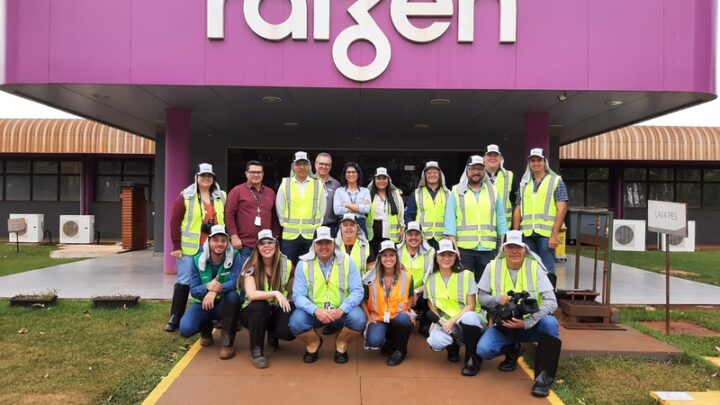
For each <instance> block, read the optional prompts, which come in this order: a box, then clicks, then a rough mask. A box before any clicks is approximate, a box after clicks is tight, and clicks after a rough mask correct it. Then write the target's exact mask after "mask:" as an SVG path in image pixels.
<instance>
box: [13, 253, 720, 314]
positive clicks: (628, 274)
mask: <svg viewBox="0 0 720 405" xmlns="http://www.w3.org/2000/svg"><path fill="white" fill-rule="evenodd" d="M592 266H593V261H592V259H589V258H585V257H583V258H581V261H580V268H581V272H580V288H591V287H592V278H593V275H592ZM601 269H602V262H599V264H598V288H600V285H601V283H602V273H601ZM557 274H558V288H569V287H572V286H573V280H574V276H575V258H574V256H572V255H568V261H567V263H564V264H563V263H558V266H557ZM174 283H175V276H174V275H166V274H163V272H162V257H160V256H154V255H153V252H152V250H150V249H147V250H142V251H135V252H129V253H122V254H118V255H114V256H108V257H100V258H96V259H88V260H83V261H80V262H74V263H68V264H63V265H59V266H53V267H48V268H45V269H40V270H34V271H29V272H25V273H20V274H13V275H10V276H5V277H0V297H11V296H13V295H16V294H23V293H30V292H33V291H43V290H47V289H52V288H55V289H57V290H58V295H59V296H60V297H61V298H90V297H93V296H96V295H108V294H134V295H139V296H140V297H141V298H143V299H170V298H171V297H172V286H173V284H174ZM670 294H671V295H670V299H671V303H674V304H708V305H720V287H716V286H711V285H708V284H702V283H698V282H694V281H690V280H684V279H680V278H676V277H671V278H670ZM611 302H612V303H613V304H664V303H665V276H664V275H662V274H658V273H652V272H649V271H644V270H640V269H636V268H633V267H628V266H622V265H618V264H616V265H614V266H613V269H612V297H611Z"/></svg>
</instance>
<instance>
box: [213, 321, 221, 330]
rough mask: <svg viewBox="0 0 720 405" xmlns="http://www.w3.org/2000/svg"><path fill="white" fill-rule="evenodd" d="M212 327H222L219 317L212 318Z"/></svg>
mask: <svg viewBox="0 0 720 405" xmlns="http://www.w3.org/2000/svg"><path fill="white" fill-rule="evenodd" d="M212 325H213V329H222V321H221V320H219V319H213V324H212Z"/></svg>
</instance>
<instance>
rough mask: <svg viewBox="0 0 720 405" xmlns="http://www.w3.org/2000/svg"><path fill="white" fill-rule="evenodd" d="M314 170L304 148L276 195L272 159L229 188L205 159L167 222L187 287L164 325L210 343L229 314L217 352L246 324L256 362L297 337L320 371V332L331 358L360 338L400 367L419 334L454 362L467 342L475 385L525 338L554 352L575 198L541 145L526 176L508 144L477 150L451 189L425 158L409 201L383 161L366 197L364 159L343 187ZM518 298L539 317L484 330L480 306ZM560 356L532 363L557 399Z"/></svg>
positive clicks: (180, 281) (321, 160) (328, 161)
mask: <svg viewBox="0 0 720 405" xmlns="http://www.w3.org/2000/svg"><path fill="white" fill-rule="evenodd" d="M310 166H311V162H310V159H309V158H308V155H307V153H305V152H297V153H295V154H294V156H293V160H292V163H291V173H290V176H289V177H286V178H284V179H283V180H282V182H281V184H280V187H279V188H278V190H277V193H276V192H275V191H274V190H272V189H270V188H268V187H266V186H264V185H263V175H264V168H263V164H262V163H261V162H259V161H254V160H253V161H249V162H248V163H247V165H246V170H245V175H246V177H247V182H245V183H243V184H240V185H238V186H236V187H234V188H233V189H232V190H231V191H230V193H229V194H227V195H226V194H225V192H224V191H222V190H221V189H220V187H219V185H218V183H217V182H216V180H215V174H214V172H213V168H212V166H211V165H210V164H207V163H203V164H200V165H199V166H198V170H197V173H196V176H195V181H194V182H193V184H191V185H190V186H188V187H187V188H186V189H184V190H183V191H182V192H181V193H180V195H179V196H178V197H177V199H176V200H175V202H174V205H173V209H172V213H171V224H170V230H171V235H170V237H171V239H172V243H173V251H172V252H171V255H172V256H174V257H175V258H176V261H177V283H176V284H175V288H174V293H173V301H172V306H171V315H170V319H169V320H168V322H167V325H166V326H165V330H166V331H169V332H172V331H174V330H176V329H178V328H179V330H180V334H181V335H182V336H185V337H190V336H193V335H195V334H197V333H199V334H200V344H201V345H203V346H210V345H212V344H213V335H212V329H213V322H214V321H215V322H217V321H220V323H221V325H222V327H221V330H222V332H221V344H220V346H221V348H220V358H221V359H230V358H232V357H233V356H234V355H235V348H234V339H235V334H236V330H237V329H238V323H240V324H242V325H243V326H244V327H246V328H247V329H248V330H249V340H250V346H249V347H250V354H251V361H252V364H253V365H254V366H255V367H258V368H265V367H268V365H269V362H268V358H267V356H266V355H265V346H266V344H265V342H266V341H267V347H268V348H269V350H271V351H274V350H276V349H277V348H278V346H279V344H278V342H279V340H286V341H289V340H293V339H295V338H297V339H299V340H300V341H302V342H303V343H304V344H305V354H304V356H303V361H304V362H306V363H312V362H315V361H316V360H317V359H318V357H319V351H320V347H321V346H322V344H323V338H322V334H325V335H328V334H333V333H337V337H336V338H335V354H334V360H335V362H337V363H346V362H347V361H348V347H349V345H350V344H351V342H352V341H353V340H354V339H356V338H357V337H359V336H361V335H364V340H365V348H366V349H369V350H379V351H380V352H381V353H382V354H383V355H385V356H387V360H386V362H387V364H388V365H389V366H396V365H399V364H401V363H402V362H403V360H404V359H405V357H406V355H407V346H408V340H409V337H410V335H411V330H412V328H413V325H417V326H418V331H419V333H420V334H422V335H423V336H425V337H426V339H427V342H428V345H429V346H430V348H431V349H432V350H434V351H442V350H445V351H446V352H447V358H448V360H449V361H451V362H460V360H461V359H460V348H461V347H462V346H464V348H465V349H464V359H463V361H462V371H461V372H462V375H465V376H473V375H476V374H477V373H478V371H479V369H480V366H481V363H482V361H483V359H491V358H494V357H496V356H498V355H505V360H504V361H503V362H502V363H500V366H499V369H500V370H501V371H513V370H515V368H516V367H517V359H518V358H519V356H520V355H521V354H522V345H521V344H520V343H521V342H535V341H539V342H540V343H541V346H540V348H539V349H538V350H539V351H540V350H545V351H546V352H548V353H549V352H553V353H554V352H557V356H559V329H558V324H557V321H556V320H555V318H554V317H553V316H552V314H553V312H554V311H555V309H556V308H557V302H556V299H555V295H554V285H555V277H554V276H555V275H554V249H555V247H556V246H557V244H558V235H559V233H560V229H561V227H562V223H563V221H564V217H565V213H566V211H567V201H568V197H567V190H566V189H565V185H564V183H563V182H562V179H561V178H560V176H558V175H557V174H556V173H554V172H553V171H552V170H551V169H550V167H549V164H548V161H547V159H546V157H545V155H544V151H543V150H542V149H532V150H531V152H530V154H529V156H528V165H527V169H526V172H525V174H524V175H523V176H522V178H521V179H520V180H519V181H517V180H516V179H515V178H514V176H513V173H512V172H511V171H509V170H506V169H505V168H504V164H503V158H502V154H501V153H500V149H499V147H498V146H497V145H488V147H487V149H486V152H485V154H484V155H483V156H480V155H473V156H470V157H469V158H468V160H467V164H466V166H465V170H464V171H463V174H462V176H461V179H460V181H459V183H458V184H457V185H454V186H453V187H451V188H450V187H448V185H447V184H446V182H445V176H444V174H443V172H442V170H441V168H440V165H439V164H438V162H436V161H428V162H426V164H425V166H424V168H423V172H422V176H421V179H420V182H419V184H418V187H417V189H416V190H414V192H413V193H412V194H411V195H410V196H409V197H408V199H407V208H406V206H405V203H406V201H404V200H403V197H402V192H401V191H400V189H399V188H397V187H396V186H395V185H394V184H393V182H392V179H391V177H390V175H389V173H388V171H387V169H386V168H384V167H379V168H377V169H376V170H375V172H374V175H373V178H372V180H371V181H370V184H369V185H368V187H367V188H366V187H363V186H362V184H363V180H362V171H361V168H360V165H358V164H357V163H355V162H348V163H346V164H345V165H344V167H343V170H342V176H341V181H339V182H338V181H337V180H335V179H334V178H332V177H331V176H330V170H331V168H332V158H331V156H330V155H329V154H327V153H320V154H318V155H317V156H316V159H315V162H314V168H315V173H313V172H312V170H311V169H310ZM511 228H512V229H514V230H510V229H511ZM498 248H500V249H498ZM510 291H516V292H519V291H527V292H528V293H529V295H530V297H532V298H535V299H536V300H537V302H538V303H539V304H540V305H539V310H538V311H537V312H535V313H533V314H528V315H526V316H524V317H522V319H517V318H512V319H508V320H504V321H502V322H500V323H497V322H496V323H495V325H490V326H488V317H487V314H486V312H485V310H490V309H494V308H497V307H501V306H505V305H507V304H508V302H509V301H510V300H511V297H509V296H508V292H510ZM188 294H189V295H190V297H191V298H192V301H193V302H192V304H191V305H190V307H189V308H188V309H187V310H186V309H185V308H186V306H187V299H188ZM319 328H324V329H323V330H322V334H321V333H318V331H317V329H319ZM543 342H546V343H545V344H543ZM557 356H555V355H554V354H553V355H550V356H547V355H546V356H544V357H543V358H545V359H548V358H549V359H550V360H546V361H544V364H543V361H540V362H539V363H540V364H536V379H535V382H534V385H533V388H532V393H533V395H537V396H546V395H548V393H549V390H550V387H551V385H552V383H553V381H554V379H555V371H556V367H557Z"/></svg>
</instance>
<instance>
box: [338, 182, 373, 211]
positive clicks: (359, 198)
mask: <svg viewBox="0 0 720 405" xmlns="http://www.w3.org/2000/svg"><path fill="white" fill-rule="evenodd" d="M343 203H351V204H357V205H358V206H359V207H360V212H359V213H357V212H352V211H350V210H349V209H347V208H345V207H343V206H342V204H343ZM370 203H371V199H370V190H368V189H367V188H365V187H359V188H358V190H357V192H355V193H350V192H349V191H348V189H347V187H338V188H337V189H335V196H334V197H333V210H334V211H335V215H337V216H339V217H340V218H342V216H343V215H345V214H350V213H354V214H355V215H356V216H357V217H361V218H362V217H365V216H367V214H368V213H369V212H370Z"/></svg>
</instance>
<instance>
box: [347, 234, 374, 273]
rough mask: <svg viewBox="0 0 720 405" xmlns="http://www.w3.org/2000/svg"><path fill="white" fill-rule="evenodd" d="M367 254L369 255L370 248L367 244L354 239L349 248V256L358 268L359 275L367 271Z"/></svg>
mask: <svg viewBox="0 0 720 405" xmlns="http://www.w3.org/2000/svg"><path fill="white" fill-rule="evenodd" d="M341 243H342V242H341ZM368 256H370V248H369V247H368V246H367V245H364V244H361V243H360V240H359V239H358V240H356V241H355V244H354V245H353V247H352V249H351V250H350V258H351V259H352V260H353V261H354V262H355V266H356V267H357V268H358V271H359V272H360V275H363V274H365V271H367V258H368Z"/></svg>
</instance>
